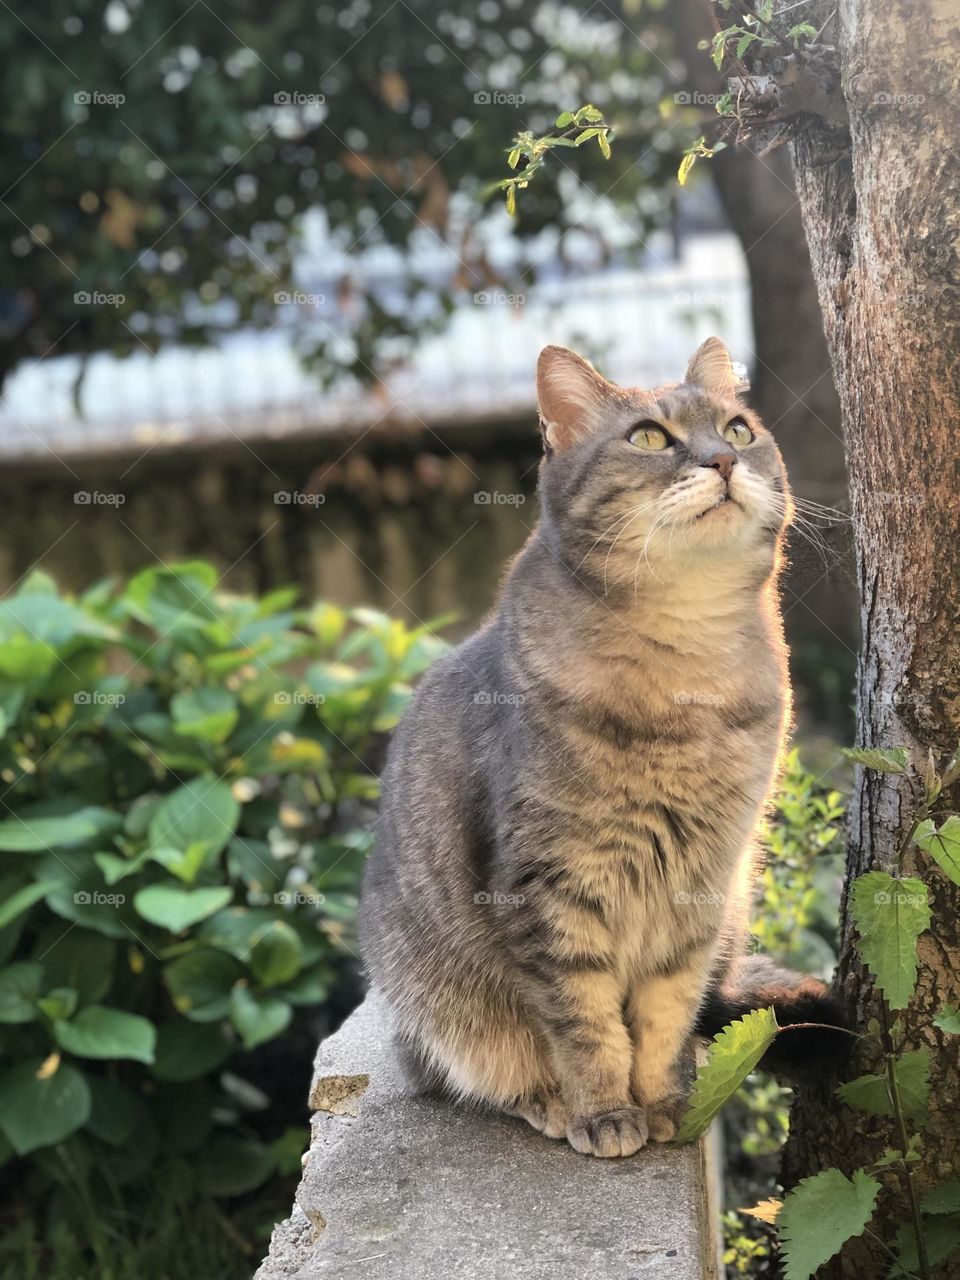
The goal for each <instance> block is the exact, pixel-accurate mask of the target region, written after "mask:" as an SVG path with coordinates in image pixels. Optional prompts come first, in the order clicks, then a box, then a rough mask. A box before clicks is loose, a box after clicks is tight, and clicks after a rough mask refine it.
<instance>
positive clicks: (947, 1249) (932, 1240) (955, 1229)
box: [890, 1214, 960, 1280]
mask: <svg viewBox="0 0 960 1280" xmlns="http://www.w3.org/2000/svg"><path fill="white" fill-rule="evenodd" d="M922 1226H923V1238H924V1242H925V1243H926V1246H927V1261H928V1262H929V1264H930V1266H931V1267H936V1266H938V1265H939V1264H940V1263H941V1262H943V1261H944V1259H945V1258H949V1257H950V1255H951V1254H952V1253H953V1252H954V1251H955V1250H956V1249H958V1248H960V1214H932V1215H931V1216H930V1217H927V1216H926V1215H924V1217H923V1220H922ZM897 1254H898V1261H899V1267H898V1266H897V1264H896V1263H895V1264H894V1266H893V1268H892V1269H891V1272H890V1276H891V1280H895V1278H896V1277H901V1276H903V1277H915V1276H916V1275H917V1272H918V1271H919V1268H920V1260H919V1258H918V1256H917V1236H916V1232H915V1230H914V1226H913V1223H912V1222H905V1223H904V1224H903V1226H902V1227H901V1228H900V1230H899V1231H898V1232H897ZM938 1274H939V1273H938Z"/></svg>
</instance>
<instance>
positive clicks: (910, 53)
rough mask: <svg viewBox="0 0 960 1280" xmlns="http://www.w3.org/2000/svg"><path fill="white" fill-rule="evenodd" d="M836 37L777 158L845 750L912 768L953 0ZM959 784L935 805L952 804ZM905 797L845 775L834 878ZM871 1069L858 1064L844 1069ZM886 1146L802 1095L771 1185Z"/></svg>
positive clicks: (949, 241) (936, 1056)
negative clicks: (849, 571)
mask: <svg viewBox="0 0 960 1280" xmlns="http://www.w3.org/2000/svg"><path fill="white" fill-rule="evenodd" d="M829 12H830V9H829V8H828V7H826V6H825V7H824V11H823V15H822V16H823V18H824V19H825V18H826V17H827V15H828V13H829ZM833 25H835V26H836V28H837V30H836V34H835V37H834V39H835V41H836V43H837V45H838V47H839V70H840V88H839V89H838V94H842V98H843V100H844V102H845V104H846V110H847V114H848V117H849V132H846V131H844V130H837V129H835V128H830V127H828V126H827V125H826V124H824V123H823V122H821V121H818V120H817V119H816V118H813V117H810V118H807V119H805V120H803V121H802V122H800V125H799V127H798V129H797V130H796V133H795V139H794V142H793V156H794V164H795V168H796V174H797V189H798V193H799V196H800V203H801V207H802V210H803V220H804V225H805V227H806V232H807V240H808V243H809V246H810V254H811V259H812V264H813V273H814V277H815V279H816V282H817V287H818V291H819V296H820V304H821V307H822V310H823V315H824V323H825V329H826V336H827V343H828V346H829V349H830V354H831V357H832V361H833V368H834V373H835V377H836V383H837V388H838V391H839V395H840V406H841V411H842V417H843V425H844V434H845V439H846V450H847V462H848V470H849V475H850V493H851V502H852V513H853V525H854V534H855V540H856V558H857V577H858V581H859V585H860V592H861V596H862V606H861V625H862V636H863V638H862V644H861V652H860V658H859V667H858V676H857V704H858V742H859V743H861V744H863V745H868V746H877V747H892V746H905V747H908V748H909V750H910V755H911V759H912V761H913V763H914V765H917V766H920V767H922V764H923V761H924V760H925V758H926V755H927V751H928V749H932V750H933V752H934V754H935V755H936V756H937V757H938V758H939V759H941V760H942V759H943V758H944V757H945V756H947V755H949V753H950V752H951V751H952V750H953V749H955V748H956V746H957V741H958V738H960V629H958V621H960V491H958V480H960V467H958V438H957V429H958V422H960V367H958V362H957V338H958V330H960V254H958V249H960V161H958V157H957V154H956V152H955V151H954V147H955V145H956V142H957V139H958V138H960V99H958V96H957V78H958V74H957V65H956V59H957V35H958V28H960V15H958V11H957V8H956V4H955V0H930V3H928V4H927V5H923V6H920V5H911V4H908V3H906V2H905V0H903V2H901V3H894V4H889V5H888V4H886V3H884V2H883V0H840V6H839V20H838V22H837V23H835V24H833ZM825 38H826V37H825ZM956 790H957V789H956V788H954V793H955V794H954V795H953V796H952V797H951V798H950V799H951V804H952V807H953V808H960V795H958V794H956ZM916 802H917V797H916V796H915V795H914V794H913V793H912V790H911V784H910V782H909V779H908V777H907V775H903V776H897V775H893V774H876V773H869V774H865V773H864V772H863V771H862V770H859V769H858V770H857V778H856V783H855V787H854V794H853V797H852V801H851V816H850V826H849V842H848V848H847V884H849V883H850V881H851V880H852V879H854V878H855V877H856V876H858V875H860V874H862V873H863V872H864V871H867V870H869V869H872V868H883V869H890V868H891V867H892V866H893V864H894V861H895V851H896V849H897V847H898V845H899V842H900V840H901V839H902V838H903V835H904V833H905V828H906V826H907V824H908V821H909V815H910V813H911V811H912V810H914V809H915V807H916ZM904 870H905V872H906V873H907V874H919V875H920V876H921V878H923V879H924V880H925V881H926V882H927V883H928V885H929V886H930V895H931V905H932V908H933V925H932V927H931V929H930V931H929V932H927V933H925V934H924V935H922V937H921V939H920V944H919V953H920V973H919V982H918V987H917V993H916V997H915V999H914V1001H913V1002H912V1004H911V1006H910V1008H909V1009H908V1010H906V1011H905V1012H904V1013H903V1014H902V1015H901V1017H900V1022H901V1025H902V1026H903V1028H904V1030H905V1044H904V1047H905V1048H906V1049H911V1048H920V1047H922V1046H926V1047H928V1048H929V1050H930V1053H931V1084H932V1088H931V1109H930V1120H929V1123H928V1126H927V1128H926V1131H925V1135H924V1147H923V1158H922V1162H921V1164H920V1165H919V1170H920V1174H921V1178H922V1180H923V1182H924V1183H927V1184H930V1183H933V1182H939V1181H942V1180H943V1179H945V1178H956V1177H957V1176H958V1173H960V1126H958V1124H957V1115H958V1111H960V1040H958V1038H956V1037H953V1038H952V1039H951V1037H949V1036H945V1035H943V1034H942V1033H940V1032H939V1031H938V1030H937V1029H936V1028H935V1027H934V1026H933V1025H932V1022H931V1018H932V1015H933V1014H934V1013H935V1012H937V1011H938V1010H939V1009H941V1008H942V1007H943V1005H944V1004H946V1003H953V1004H957V1003H960V890H958V889H957V888H956V887H955V886H954V885H952V884H951V883H950V882H949V881H948V880H947V878H946V877H945V876H944V875H943V874H942V873H941V872H940V871H939V869H938V868H936V867H934V866H933V864H932V863H931V862H930V861H929V860H928V859H926V858H923V857H922V855H921V856H919V863H918V862H917V861H913V860H912V859H911V858H910V857H908V860H907V862H906V864H905V867H904ZM837 983H838V986H839V988H840V989H841V990H842V991H843V992H844V994H845V995H846V996H847V997H848V999H849V1000H850V1002H851V1004H852V1007H853V1009H854V1012H855V1015H856V1018H857V1021H858V1023H859V1024H860V1025H861V1026H863V1025H865V1024H866V1021H867V1019H868V1018H869V1017H871V1016H874V1015H875V1014H876V1002H875V998H874V995H873V991H872V985H871V982H870V980H869V977H868V976H867V974H866V973H865V971H864V969H863V967H862V966H861V964H860V963H859V960H858V958H857V955H856V951H855V949H854V931H853V928H852V924H851V920H850V914H849V911H848V909H847V903H846V901H844V903H843V906H842V955H841V961H840V966H839V971H838V976H837ZM876 1067H877V1063H876V1061H875V1060H874V1061H869V1060H867V1059H866V1058H865V1057H863V1056H861V1057H860V1059H859V1060H858V1061H855V1062H854V1063H853V1064H852V1066H851V1073H852V1074H860V1072H861V1071H864V1070H875V1069H876ZM890 1140H891V1135H890V1131H889V1126H888V1125H887V1124H885V1123H884V1122H879V1121H867V1120H864V1119H863V1118H860V1119H858V1118H857V1117H856V1116H855V1115H854V1114H853V1113H851V1112H850V1111H848V1110H847V1109H845V1108H843V1107H842V1106H840V1105H839V1104H838V1103H837V1102H836V1100H835V1099H834V1098H833V1096H832V1095H831V1096H823V1095H822V1094H817V1093H815V1092H814V1091H811V1090H805V1091H804V1090H801V1091H800V1092H799V1093H798V1095H797V1098H796V1101H795V1104H794V1113H793V1121H792V1128H791V1137H790V1140H789V1143H788V1146H787V1149H786V1152H785V1162H784V1173H785V1180H786V1182H787V1185H789V1184H790V1183H792V1182H794V1181H796V1180H797V1179H798V1178H800V1177H803V1176H805V1175H807V1174H809V1173H812V1172H815V1171H817V1170H818V1169H821V1168H825V1167H827V1166H829V1165H834V1166H839V1167H840V1168H841V1169H842V1170H843V1171H844V1172H846V1173H849V1172H850V1171H851V1170H852V1169H854V1168H857V1167H860V1166H862V1165H864V1164H868V1163H870V1161H871V1160H872V1159H875V1158H876V1157H877V1156H878V1155H879V1154H880V1152H881V1150H882V1149H883V1146H884V1145H886V1143H888V1142H889V1141H890ZM894 1145H896V1144H894ZM885 1182H887V1184H888V1186H889V1189H890V1193H889V1194H888V1195H887V1196H886V1197H885V1198H884V1200H883V1202H882V1204H881V1211H880V1222H881V1231H882V1232H883V1233H884V1234H886V1237H887V1239H888V1240H889V1238H890V1236H891V1234H892V1232H893V1230H894V1227H895V1224H896V1223H897V1222H899V1221H904V1220H906V1219H907V1218H908V1216H909V1214H908V1211H907V1207H906V1202H905V1199H904V1197H903V1195H902V1193H901V1192H900V1189H899V1186H898V1184H897V1179H896V1177H895V1176H891V1177H889V1178H885ZM888 1265H889V1263H888V1261H887V1262H884V1261H883V1255H882V1254H880V1253H877V1252H875V1251H872V1250H871V1249H869V1248H865V1247H864V1245H863V1244H862V1243H861V1242H855V1243H854V1244H853V1246H852V1247H851V1248H849V1249H847V1250H845V1251H844V1252H843V1254H842V1255H841V1257H840V1258H839V1259H837V1260H834V1262H832V1263H830V1264H827V1266H826V1267H824V1268H823V1269H822V1270H821V1272H819V1273H818V1275H821V1276H824V1277H840V1276H843V1277H850V1276H856V1277H857V1280H869V1278H870V1277H872V1276H874V1275H876V1276H878V1277H879V1276H881V1275H884V1274H885V1273H886V1269H887V1267H888ZM951 1265H953V1266H954V1267H956V1258H954V1261H953V1263H952V1264H951V1263H947V1264H945V1268H944V1269H942V1270H940V1271H935V1274H936V1275H944V1276H946V1275H949V1274H953V1275H954V1276H955V1275H956V1274H957V1271H956V1270H954V1271H952V1272H951V1271H950V1270H949V1268H950V1266H951Z"/></svg>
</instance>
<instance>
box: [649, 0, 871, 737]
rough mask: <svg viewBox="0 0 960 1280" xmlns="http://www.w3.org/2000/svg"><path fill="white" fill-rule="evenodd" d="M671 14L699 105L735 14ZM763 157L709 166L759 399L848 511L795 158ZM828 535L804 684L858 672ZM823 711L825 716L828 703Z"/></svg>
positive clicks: (789, 582) (798, 634) (804, 566)
mask: <svg viewBox="0 0 960 1280" xmlns="http://www.w3.org/2000/svg"><path fill="white" fill-rule="evenodd" d="M664 14H665V17H666V18H667V20H668V21H669V24H670V28H671V32H672V35H673V40H674V44H675V46H676V49H677V53H678V54H679V56H680V58H681V59H682V60H683V62H684V64H685V68H686V73H685V80H684V84H683V86H682V87H683V89H684V91H685V92H687V93H688V94H689V95H690V96H691V99H692V101H693V102H694V103H697V102H698V101H703V100H704V99H707V100H709V99H711V98H712V99H713V100H716V97H717V96H718V95H719V94H720V93H721V92H722V90H723V89H724V87H725V86H724V84H723V80H722V77H721V76H720V74H719V73H718V72H716V71H715V70H714V66H713V63H712V62H711V61H710V58H709V56H708V55H707V53H706V52H705V51H704V50H703V49H701V48H700V45H701V43H703V42H704V41H709V40H710V39H711V38H712V36H713V34H714V32H715V31H716V30H717V19H718V16H719V17H720V18H723V16H724V15H723V11H722V10H718V8H717V6H716V5H715V4H713V3H711V0H671V3H669V4H668V5H667V6H666V9H665V10H664ZM703 111H704V116H705V118H707V119H709V117H710V116H711V115H713V107H712V105H710V102H709V101H705V102H704V106H703ZM763 153H764V145H762V144H761V145H760V146H759V147H756V148H754V147H752V146H750V145H744V146H739V147H728V148H727V150H725V151H721V152H719V153H718V154H717V156H716V157H715V158H714V159H713V160H712V161H710V163H709V165H707V166H705V168H707V169H708V170H709V172H710V174H711V176H712V178H713V181H714V183H715V185H716V188H717V192H718V194H719V196H720V200H721V202H722V204H723V207H724V211H725V213H726V215H727V219H728V221H729V223H730V226H731V228H732V230H733V231H734V233H735V234H736V235H737V237H738V238H739V240H740V242H741V244H742V245H743V251H744V254H745V256H746V260H747V268H748V271H749V275H750V300H751V310H752V314H753V331H754V342H755V346H756V351H755V356H756V361H755V366H754V368H753V370H752V371H751V381H752V389H751V400H752V402H753V404H754V405H755V407H756V409H757V412H758V413H759V414H760V416H761V417H762V418H763V420H764V422H765V423H766V425H767V426H768V427H770V428H771V430H772V431H773V432H774V434H775V435H776V438H777V443H778V444H779V446H780V449H781V451H782V453H783V457H784V461H785V463H786V466H787V472H788V474H789V476H790V484H791V486H792V488H793V490H794V492H795V493H796V494H797V496H798V497H800V498H810V499H813V500H814V501H815V502H820V503H825V504H826V505H827V506H831V507H836V506H842V507H844V508H845V507H846V499H847V477H846V469H845V466H844V456H843V437H842V433H841V429H840V405H839V402H838V399H837V392H836V388H835V387H834V382H833V375H832V370H831V365H830V355H829V353H828V351H827V344H826V340H825V338H824V332H823V320H822V317H821V313H820V302H819V299H818V297H817V288H816V285H815V283H814V279H813V273H812V271H811V268H810V256H809V253H808V250H807V243H806V239H805V237H804V232H803V222H802V219H801V214H800V206H799V203H798V201H797V193H796V189H795V186H794V178H793V172H792V168H791V164H790V156H789V153H788V150H787V148H786V147H785V146H780V147H777V148H775V149H774V150H772V151H769V153H768V154H763ZM819 532H820V537H821V538H822V541H823V542H824V543H825V544H826V546H825V549H824V550H823V552H822V553H821V554H818V552H817V550H816V549H815V548H812V547H811V546H810V545H809V543H807V542H805V541H804V540H803V539H802V538H799V537H796V538H795V539H794V542H793V545H792V547H791V557H790V558H791V563H790V566H789V569H788V572H787V575H786V577H785V579H784V584H785V587H786V598H785V610H786V611H787V625H788V634H789V638H790V641H791V647H792V649H793V652H794V659H795V663H794V666H795V671H796V672H797V673H798V674H800V675H801V681H800V682H801V683H802V684H804V685H809V684H810V682H811V679H812V678H814V677H813V673H814V672H815V670H816V668H818V667H819V668H822V666H823V656H824V651H825V650H826V651H827V652H831V653H835V654H838V656H840V660H841V662H842V661H843V655H842V654H841V653H839V651H841V650H844V649H845V650H846V651H847V654H849V655H850V657H849V661H850V664H851V668H852V661H853V658H852V655H853V653H854V651H855V648H856V644H857V629H856V590H855V584H854V579H853V553H852V547H851V541H850V536H849V529H848V528H847V527H846V526H844V525H842V524H841V525H832V526H831V525H828V526H826V527H823V528H821V529H820V530H819ZM831 700H832V701H833V702H834V705H835V702H836V695H835V693H831V692H830V691H829V690H824V691H823V695H822V697H821V699H820V701H821V705H822V704H823V703H824V702H827V703H829V702H830V701H831ZM801 709H802V708H801ZM813 709H814V714H815V715H816V713H817V710H818V708H817V706H816V699H815V700H814V708H813ZM834 723H836V721H834Z"/></svg>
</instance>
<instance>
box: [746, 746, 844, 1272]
mask: <svg viewBox="0 0 960 1280" xmlns="http://www.w3.org/2000/svg"><path fill="white" fill-rule="evenodd" d="M844 816H845V797H844V795H843V794H842V793H841V792H840V791H837V790H836V789H834V788H833V787H829V786H825V785H824V784H823V782H822V781H821V779H819V778H816V777H815V776H814V775H813V774H812V773H810V772H809V770H808V769H806V768H805V767H804V766H803V764H801V761H800V755H799V752H798V751H795V750H794V751H791V752H789V754H788V755H787V757H786V760H785V763H784V771H783V775H782V777H781V779H780V786H779V790H778V792H777V794H776V797H775V799H774V807H773V811H772V813H771V814H770V816H769V818H768V819H767V821H766V822H765V824H764V828H763V831H762V843H763V846H764V850H765V853H766V859H767V861H766V866H765V868H764V872H763V876H762V878H761V882H760V890H759V894H758V897H757V900H756V903H755V905H754V911H753V918H752V921H751V930H752V932H753V935H754V937H755V938H756V940H757V946H758V950H760V951H763V952H765V953H767V954H770V955H772V956H774V957H776V958H777V959H778V960H783V961H785V962H786V963H788V964H789V965H790V966H791V967H793V968H796V969H799V970H804V971H806V972H813V973H818V974H820V975H822V976H824V977H829V976H830V974H831V973H832V972H833V969H834V967H835V965H836V958H837V948H838V942H839V938H838V919H839V908H840V887H841V882H842V877H843V820H844ZM792 1096H793V1095H792V1091H791V1090H790V1089H788V1088H785V1087H784V1086H782V1085H780V1084H778V1083H777V1081H776V1080H774V1079H773V1078H772V1077H771V1076H769V1075H767V1074H766V1073H765V1072H755V1073H754V1074H753V1075H751V1076H749V1077H748V1078H747V1080H746V1082H745V1084H744V1085H743V1086H742V1087H741V1088H740V1090H739V1091H738V1093H737V1094H736V1097H735V1099H734V1101H733V1102H732V1103H731V1104H730V1105H729V1106H728V1107H727V1108H726V1110H725V1111H724V1113H723V1125H724V1143H725V1147H726V1155H727V1161H726V1179H727V1196H726V1199H727V1204H728V1205H729V1206H730V1207H729V1208H728V1210H727V1212H726V1213H724V1215H723V1230H724V1242H725V1246H726V1251H725V1254H724V1263H725V1265H726V1267H727V1273H728V1275H731V1276H741V1275H742V1276H755V1277H759V1276H767V1275H771V1274H772V1271H771V1270H770V1268H771V1267H772V1266H773V1262H772V1258H773V1256H774V1254H775V1248H774V1245H773V1242H774V1241H775V1239H776V1232H775V1230H774V1229H773V1228H772V1227H771V1226H770V1225H769V1224H767V1223H764V1222H761V1221H758V1220H757V1219H756V1218H754V1217H751V1216H750V1215H748V1214H742V1213H738V1212H737V1209H738V1208H739V1207H740V1206H743V1205H752V1204H756V1202H757V1201H758V1200H760V1199H763V1198H764V1197H766V1196H768V1195H769V1194H770V1188H771V1186H772V1185H773V1184H774V1183H775V1182H776V1180H777V1176H778V1170H779V1162H780V1149H781V1147H782V1146H783V1143H784V1141H785V1140H786V1136H787V1130H788V1127H789V1120H790V1101H791V1098H792Z"/></svg>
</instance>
